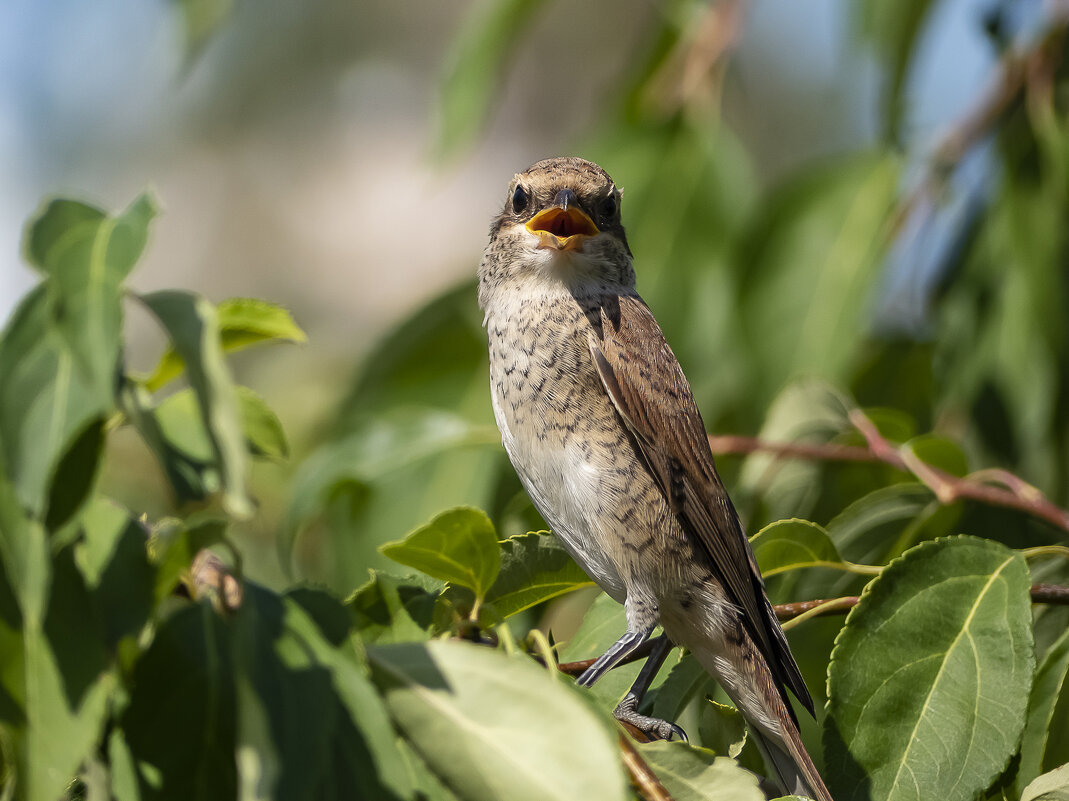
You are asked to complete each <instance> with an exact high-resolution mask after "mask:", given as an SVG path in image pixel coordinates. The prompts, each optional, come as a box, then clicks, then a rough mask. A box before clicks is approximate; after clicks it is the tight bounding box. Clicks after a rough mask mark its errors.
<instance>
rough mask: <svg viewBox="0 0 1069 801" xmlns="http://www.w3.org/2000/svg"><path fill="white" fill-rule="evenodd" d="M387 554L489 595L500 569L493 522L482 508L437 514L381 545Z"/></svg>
mask: <svg viewBox="0 0 1069 801" xmlns="http://www.w3.org/2000/svg"><path fill="white" fill-rule="evenodd" d="M382 552H383V554H385V555H386V556H388V557H390V558H391V559H393V560H394V561H395V562H399V563H400V564H402V565H405V566H407V567H414V568H415V569H416V570H420V571H422V572H424V573H426V574H427V575H428V576H433V577H434V578H437V579H441V580H442V581H449V582H452V583H454V584H460V585H461V586H463V587H467V588H468V589H470V590H471V591H472V592H474V593H475V596H476V597H477V598H486V594H487V592H488V591H489V589H490V587H491V586H492V585H493V583H494V580H495V579H496V578H497V575H498V571H499V570H500V569H501V554H500V552H499V550H498V545H497V533H496V532H495V531H494V524H493V523H491V522H490V518H489V517H487V516H486V513H485V512H483V511H481V510H479V509H472V508H465V507H461V508H458V509H451V510H449V511H448V512H443V513H442V514H440V515H438V516H437V517H435V518H434V519H433V520H431V521H430V522H429V523H427V524H426V525H425V526H421V527H420V528H417V529H416V530H415V531H413V532H412V533H411V534H409V535H408V536H407V537H405V538H404V539H403V540H399V541H397V542H391V543H387V544H386V545H383V546H382Z"/></svg>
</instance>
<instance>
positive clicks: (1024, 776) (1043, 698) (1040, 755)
mask: <svg viewBox="0 0 1069 801" xmlns="http://www.w3.org/2000/svg"><path fill="white" fill-rule="evenodd" d="M1067 679H1069V630H1067V631H1066V632H1065V633H1064V634H1062V636H1061V637H1059V638H1058V640H1057V641H1056V642H1055V643H1054V645H1052V646H1051V647H1050V650H1048V651H1047V653H1046V655H1045V656H1044V657H1043V661H1042V662H1040V664H1039V667H1038V668H1037V669H1036V677H1035V682H1034V684H1033V685H1032V694H1031V698H1030V699H1029V702H1028V719H1027V721H1026V723H1025V728H1024V736H1023V737H1022V738H1021V762H1020V765H1019V766H1018V768H1017V780H1016V785H1017V788H1018V791H1019V792H1021V793H1022V794H1023V793H1024V787H1025V785H1027V784H1028V783H1029V782H1031V781H1032V780H1033V779H1036V778H1038V777H1039V775H1040V774H1042V773H1044V772H1045V771H1049V770H1051V769H1053V768H1055V767H1057V766H1058V765H1063V764H1066V763H1069V681H1067Z"/></svg>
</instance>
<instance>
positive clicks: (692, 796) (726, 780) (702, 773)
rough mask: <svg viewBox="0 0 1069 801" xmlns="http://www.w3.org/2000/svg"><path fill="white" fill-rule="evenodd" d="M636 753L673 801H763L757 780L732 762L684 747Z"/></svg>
mask: <svg viewBox="0 0 1069 801" xmlns="http://www.w3.org/2000/svg"><path fill="white" fill-rule="evenodd" d="M638 749H639V753H640V754H641V755H642V758H643V759H645V760H646V763H647V764H648V765H649V766H650V767H651V768H653V772H654V773H656V774H657V778H658V779H660V780H661V784H663V785H664V789H666V790H667V791H668V792H669V793H671V795H672V798H674V799H676V801H729V800H730V801H762V799H764V797H765V794H764V793H762V792H761V788H760V787H759V786H758V784H757V777H756V776H754V775H753V774H752V773H750V772H749V771H748V770H743V769H742V768H740V767H739V765H738V763H737V762H735V760H733V759H729V758H727V757H723V756H717V755H716V754H714V753H713V752H712V751H709V750H707V749H705V748H695V747H694V746H692V745H687V744H686V743H671V742H666V741H664V740H661V741H659V742H652V743H642V744H640V745H639V746H638Z"/></svg>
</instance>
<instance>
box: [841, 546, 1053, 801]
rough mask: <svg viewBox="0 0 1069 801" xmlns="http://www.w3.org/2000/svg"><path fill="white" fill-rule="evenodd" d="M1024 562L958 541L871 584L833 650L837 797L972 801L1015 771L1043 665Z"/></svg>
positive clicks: (901, 562) (909, 556) (920, 549)
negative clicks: (1037, 669)
mask: <svg viewBox="0 0 1069 801" xmlns="http://www.w3.org/2000/svg"><path fill="white" fill-rule="evenodd" d="M1030 585H1031V582H1030V580H1029V576H1028V569H1027V567H1026V565H1025V563H1024V559H1023V558H1022V557H1021V556H1020V555H1019V554H1016V553H1014V552H1013V551H1011V550H1009V549H1008V548H1005V547H1004V546H1002V545H999V544H997V543H994V542H991V541H988V540H981V539H977V538H973V537H952V538H947V539H942V540H936V541H934V542H929V543H924V544H922V545H919V546H917V547H916V548H913V549H911V550H910V551H907V552H906V553H905V554H904V555H903V556H902V558H901V559H898V560H896V561H895V562H893V563H892V564H891V565H889V566H888V567H887V568H886V569H885V570H884V572H883V574H882V575H881V576H880V577H879V578H877V579H876V580H875V581H873V582H872V583H871V584H870V585H869V587H868V589H867V590H866V592H865V593H864V595H863V596H862V599H861V602H860V603H859V604H858V606H857V607H855V608H854V609H853V610H852V611H851V613H850V615H849V616H848V617H847V621H846V626H845V628H844V629H843V631H842V633H841V634H840V635H839V637H838V639H837V641H836V645H835V650H834V652H833V653H832V661H831V666H830V668H829V673H828V689H829V693H830V700H829V706H828V713H829V714H828V717H827V719H826V721H825V729H824V742H825V746H824V751H825V756H826V760H827V766H828V769H827V771H826V773H825V776H826V777H827V778H828V780H829V782H830V783H831V788H830V789H831V790H832V792H833V793H834V794H835V796H836V798H841V799H851V798H857V799H861V798H870V797H875V798H886V799H893V800H894V801H901V799H927V798H931V797H932V796H933V795H935V796H937V797H939V798H942V799H946V801H955V799H962V801H965V800H966V799H972V798H974V797H975V796H976V794H977V793H979V792H981V791H982V790H984V789H986V788H987V787H988V786H989V785H990V783H991V782H992V781H993V780H994V779H995V777H996V776H998V775H999V774H1000V773H1001V772H1002V770H1003V769H1004V768H1005V767H1006V764H1007V763H1008V762H1009V760H1010V757H1011V756H1012V755H1013V754H1014V752H1015V751H1016V749H1017V744H1018V741H1019V738H1020V733H1021V730H1022V729H1023V727H1024V722H1025V716H1024V712H1025V708H1026V705H1027V698H1028V693H1029V690H1030V688H1031V683H1032V669H1033V667H1034V656H1033V653H1032V635H1031V627H1030V622H1031V602H1030V598H1029V588H1030Z"/></svg>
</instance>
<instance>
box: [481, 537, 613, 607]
mask: <svg viewBox="0 0 1069 801" xmlns="http://www.w3.org/2000/svg"><path fill="white" fill-rule="evenodd" d="M592 586H594V582H593V581H591V580H590V577H589V576H587V574H586V573H584V572H583V569H582V568H581V567H579V565H577V564H576V563H575V560H574V559H572V557H571V556H570V555H569V554H568V552H567V551H566V550H564V546H562V545H561V544H560V541H559V540H558V539H557V538H556V537H554V536H553V535H552V534H549V533H548V532H542V533H539V532H530V533H527V534H522V535H520V536H517V537H510V538H509V539H507V540H504V541H503V542H501V572H500V573H498V576H497V580H496V581H495V582H494V584H493V586H492V587H491V588H490V591H489V592H488V593H487V595H486V601H487V602H488V603H491V604H493V605H494V609H495V611H496V612H497V613H498V614H499V615H501V617H503V618H507V617H510V616H512V615H514V614H516V613H517V612H522V611H523V610H524V609H529V608H530V607H532V606H534V605H535V604H540V603H542V602H543V601H548V600H549V599H550V598H556V597H557V596H558V595H563V594H564V593H566V592H571V591H572V590H577V589H580V588H581V587H592Z"/></svg>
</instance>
